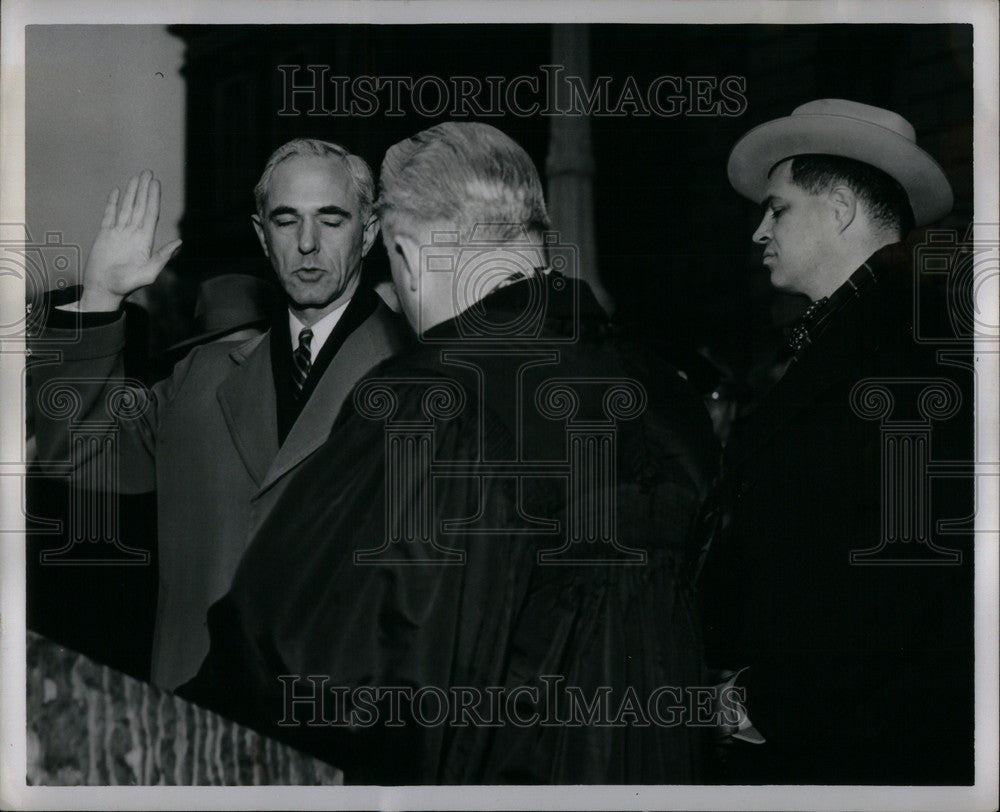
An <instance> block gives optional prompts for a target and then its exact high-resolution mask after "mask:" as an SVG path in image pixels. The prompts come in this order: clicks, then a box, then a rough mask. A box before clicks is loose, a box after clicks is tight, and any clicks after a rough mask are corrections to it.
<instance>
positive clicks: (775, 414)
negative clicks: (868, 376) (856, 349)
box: [729, 331, 859, 468]
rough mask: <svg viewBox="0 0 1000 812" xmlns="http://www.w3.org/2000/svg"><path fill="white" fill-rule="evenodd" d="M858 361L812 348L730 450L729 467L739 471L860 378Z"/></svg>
mask: <svg viewBox="0 0 1000 812" xmlns="http://www.w3.org/2000/svg"><path fill="white" fill-rule="evenodd" d="M838 332H839V331H838ZM827 337H828V338H833V336H829V335H828V336H827ZM824 343H826V342H824ZM857 360H858V359H857V358H855V357H854V355H853V353H850V352H842V351H841V352H832V353H831V352H828V350H827V349H826V348H819V347H812V348H811V351H810V354H809V356H808V357H807V358H805V359H803V361H801V362H799V363H796V364H792V366H790V367H789V368H788V371H787V372H786V373H785V375H784V377H783V378H782V379H781V380H780V381H778V382H777V383H776V384H775V385H774V388H773V389H771V391H770V392H769V393H768V395H767V396H766V397H765V398H764V400H763V402H762V403H761V404H760V406H759V407H758V409H757V411H755V412H754V414H753V415H752V416H751V417H750V418H749V419H748V420H747V423H746V425H745V427H744V429H745V430H744V431H742V432H740V433H739V437H738V439H737V440H736V442H734V443H733V446H734V447H733V448H731V449H730V450H729V456H730V462H729V465H730V467H732V468H738V467H740V466H741V465H742V464H743V463H744V462H745V461H746V460H747V459H748V458H750V457H752V456H754V454H756V453H757V452H758V451H759V450H760V449H761V448H763V447H764V446H765V445H767V444H768V443H769V442H770V441H771V440H772V438H773V437H774V436H775V435H776V434H777V433H778V432H780V431H781V430H782V429H783V428H784V427H785V426H787V425H788V424H789V423H790V422H791V421H792V420H794V419H795V418H796V417H797V416H798V415H799V414H800V413H801V412H802V411H803V410H805V409H808V408H809V407H810V406H812V405H813V404H814V403H815V402H816V400H817V399H818V398H819V397H820V396H821V395H822V394H823V393H824V392H826V391H827V390H829V389H830V388H831V387H833V386H836V385H837V384H839V383H841V382H842V381H844V379H845V378H849V377H850V376H851V375H852V374H854V375H857V374H858V369H859V366H858V363H857Z"/></svg>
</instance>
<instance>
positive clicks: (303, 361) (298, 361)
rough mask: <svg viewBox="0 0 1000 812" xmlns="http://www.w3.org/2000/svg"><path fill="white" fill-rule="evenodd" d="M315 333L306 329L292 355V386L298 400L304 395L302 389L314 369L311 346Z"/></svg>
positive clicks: (300, 334) (300, 335)
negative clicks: (310, 371)
mask: <svg viewBox="0 0 1000 812" xmlns="http://www.w3.org/2000/svg"><path fill="white" fill-rule="evenodd" d="M312 337H313V331H312V330H310V329H309V328H308V327H306V328H305V329H304V330H302V332H300V333H299V346H298V347H296V349H295V352H293V353H292V384H293V385H294V387H295V398H296V400H297V399H298V398H299V397H300V396H301V395H302V387H303V386H304V385H305V382H306V378H308V377H309V370H310V369H311V368H312V355H311V353H310V352H309V344H310V343H312Z"/></svg>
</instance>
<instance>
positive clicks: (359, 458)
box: [185, 123, 717, 784]
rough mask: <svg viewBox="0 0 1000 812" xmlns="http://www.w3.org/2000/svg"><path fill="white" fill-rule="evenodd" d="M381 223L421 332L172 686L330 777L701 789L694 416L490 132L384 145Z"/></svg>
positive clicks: (278, 524) (703, 463)
mask: <svg viewBox="0 0 1000 812" xmlns="http://www.w3.org/2000/svg"><path fill="white" fill-rule="evenodd" d="M378 208H379V216H380V220H381V223H382V233H383V238H384V243H385V246H386V249H387V251H388V254H389V259H390V265H391V268H392V275H393V281H394V284H395V288H396V290H397V292H398V295H399V298H400V304H401V306H402V309H403V312H404V313H405V314H406V316H407V319H408V321H409V322H410V324H411V325H412V326H413V328H414V330H415V332H416V333H417V334H418V336H419V337H420V339H421V340H420V342H419V345H418V347H417V348H416V349H415V350H414V351H413V352H410V353H407V354H405V355H403V356H400V357H399V358H398V359H395V360H393V361H390V362H387V363H385V364H383V365H381V366H380V367H379V368H377V369H376V370H375V371H373V372H372V373H371V374H370V375H369V376H368V377H367V378H366V379H365V380H364V381H362V382H361V383H359V384H358V386H357V387H356V388H355V390H354V394H353V398H351V399H349V400H348V403H347V404H346V406H345V408H344V409H343V411H342V412H341V414H340V415H339V416H338V419H337V422H336V424H335V426H334V428H333V430H332V432H331V435H330V437H329V439H328V441H327V442H326V443H325V444H324V445H323V447H321V448H320V449H319V450H317V452H316V453H315V455H314V456H313V457H312V458H311V459H310V460H309V461H308V462H307V463H306V466H305V467H304V468H303V469H302V471H301V473H300V474H299V475H297V477H296V481H295V483H293V486H292V487H291V488H289V489H288V491H287V492H286V493H285V494H284V495H283V497H282V503H281V504H280V505H279V506H278V508H277V510H276V511H275V512H274V513H273V515H272V517H271V519H270V520H269V521H268V522H267V523H266V524H265V525H264V526H263V527H262V528H261V531H260V532H259V534H258V535H257V537H256V538H255V540H254V541H253V542H252V544H251V546H250V548H249V549H248V551H247V554H246V556H245V558H244V560H243V562H242V564H241V566H240V569H239V572H238V574H237V575H236V577H235V579H234V582H233V585H232V588H231V590H230V592H229V594H228V595H227V596H226V597H225V598H224V599H223V600H222V601H220V602H219V603H217V604H216V605H215V606H214V607H213V609H212V611H211V612H210V615H209V625H210V631H211V637H212V646H211V651H210V654H209V656H208V658H207V659H206V661H205V663H204V664H203V667H202V669H201V671H200V672H199V675H198V677H197V678H196V679H195V680H194V681H193V682H192V683H190V684H189V685H188V686H187V687H186V689H185V693H187V695H188V696H190V697H192V698H194V699H196V700H197V701H200V702H203V703H204V704H208V705H210V706H212V707H215V708H217V709H218V710H220V711H221V712H223V713H225V714H227V715H229V716H231V717H233V718H236V719H239V720H241V721H244V722H246V723H249V724H251V725H254V726H256V727H258V728H259V729H261V730H263V731H265V732H267V733H270V734H271V735H276V736H280V737H283V738H285V739H287V740H288V741H290V742H292V743H293V744H295V745H296V746H298V747H300V748H302V749H306V750H309V751H311V752H314V753H316V754H318V755H320V756H322V757H324V758H327V759H329V760H330V761H332V762H333V763H335V764H337V765H338V766H340V767H342V768H343V769H344V772H345V776H346V780H347V781H348V782H349V783H486V784H489V783H684V782H692V781H695V780H697V778H698V777H699V772H698V770H699V765H700V761H701V751H702V746H703V742H702V738H701V735H702V732H703V730H704V729H705V724H706V722H707V720H706V719H705V718H704V717H705V708H706V705H707V704H710V703H706V701H705V699H704V697H703V696H702V695H700V694H698V691H697V689H698V688H699V686H703V685H704V681H703V675H702V670H701V657H700V636H699V630H698V626H697V623H696V620H695V617H694V615H693V612H692V596H691V594H690V589H689V581H688V570H687V567H686V563H687V562H686V554H687V553H688V552H689V550H690V549H692V547H696V546H697V545H698V541H699V538H700V534H701V533H702V530H701V527H702V513H701V512H702V507H703V501H704V499H705V495H706V493H707V491H708V488H709V485H710V483H711V479H712V477H713V474H714V466H715V462H716V456H717V451H716V444H715V441H714V438H713V436H712V432H711V424H710V421H709V419H708V416H707V414H706V412H705V411H704V408H703V406H702V405H701V403H700V401H699V399H698V398H697V396H696V395H695V394H694V393H693V392H692V391H691V390H690V389H689V388H688V386H687V384H686V383H685V382H684V381H683V380H682V379H681V378H680V377H679V376H678V374H677V373H676V372H675V371H674V370H673V369H671V368H670V367H668V366H666V365H665V364H662V363H660V362H659V361H658V360H657V359H656V358H654V357H652V356H650V355H649V354H648V353H646V352H645V351H643V350H642V349H641V348H639V347H636V346H630V345H628V344H626V343H624V342H623V341H620V340H618V339H617V338H616V337H615V334H614V330H613V328H612V325H611V323H610V322H609V320H608V318H607V315H606V314H605V313H604V311H603V310H602V309H601V308H600V306H599V305H598V303H597V301H596V300H595V298H594V296H593V294H592V293H591V292H590V290H589V288H588V287H587V286H586V285H585V284H583V283H581V282H579V281H577V280H576V279H574V278H573V276H572V275H571V274H572V267H571V265H572V261H573V252H572V247H569V246H560V245H559V244H558V243H557V242H554V241H553V240H552V239H551V238H550V237H549V238H547V237H546V231H547V229H548V218H547V215H546V211H545V204H544V200H543V196H542V191H541V184H540V181H539V179H538V175H537V171H536V170H535V168H534V166H533V164H532V163H531V161H530V159H529V158H528V156H527V154H526V153H525V152H524V150H523V149H521V148H520V147H519V146H518V145H517V144H515V143H514V142H513V141H511V140H510V139H509V138H508V137H507V136H505V135H503V134H502V133H500V132H499V131H498V130H496V129H495V128H493V127H489V126H487V125H483V124H471V123H463V124H443V125H439V126H437V127H434V128H432V129H430V130H427V131H425V132H422V133H420V134H418V135H416V136H414V137H413V138H410V139H407V140H406V141H403V142H401V143H399V144H397V145H396V146H394V147H393V148H392V149H390V150H389V152H388V153H387V155H386V158H385V161H384V163H383V165H382V175H381V188H380V198H379V206H378ZM560 266H562V267H563V269H564V270H566V271H567V274H566V275H564V274H563V273H560V272H558V270H555V269H557V268H559V267H560ZM348 720H350V721H353V722H354V724H353V725H347V724H345V721H348Z"/></svg>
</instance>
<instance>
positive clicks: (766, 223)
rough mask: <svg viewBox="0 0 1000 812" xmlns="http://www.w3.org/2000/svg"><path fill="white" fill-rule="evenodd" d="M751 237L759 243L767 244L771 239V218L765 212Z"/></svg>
mask: <svg viewBox="0 0 1000 812" xmlns="http://www.w3.org/2000/svg"><path fill="white" fill-rule="evenodd" d="M751 239H752V240H753V241H754V242H755V243H757V244H759V245H767V244H768V243H769V242H770V241H771V218H770V217H769V216H768V215H767V214H765V215H764V216H763V217H762V218H761V219H760V225H759V226H757V230H756V231H755V232H754V233H753V237H751Z"/></svg>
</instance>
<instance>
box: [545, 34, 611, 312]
mask: <svg viewBox="0 0 1000 812" xmlns="http://www.w3.org/2000/svg"><path fill="white" fill-rule="evenodd" d="M552 64H553V65H556V66H558V67H560V68H563V69H564V70H563V71H562V72H561V73H560V74H559V75H558V76H559V78H558V81H557V85H558V92H559V100H560V105H561V104H563V99H565V98H566V95H567V90H566V82H565V77H566V76H579V77H580V79H581V80H582V81H583V83H584V86H585V87H589V86H590V29H589V27H588V26H586V25H571V24H566V25H553V26H552ZM549 121H550V123H551V124H550V131H549V154H548V158H547V159H546V161H545V174H546V177H547V180H548V196H547V198H548V208H549V216H550V218H551V220H552V227H553V228H554V229H555V230H556V231H558V232H559V235H560V241H561V242H562V243H566V244H571V245H574V246H576V248H577V252H578V253H577V256H578V258H579V263H578V268H577V270H576V273H577V275H578V276H579V278H580V279H582V280H583V281H584V282H586V283H587V284H588V285H590V288H591V290H592V291H593V292H594V295H595V296H596V297H597V301H598V302H600V304H601V306H602V307H603V308H604V309H605V310H606V311H608V313H611V312H612V310H613V309H614V303H613V302H612V300H611V296H610V294H609V293H608V292H607V291H606V290H605V289H604V286H603V285H602V284H601V278H600V275H599V274H598V269H597V248H596V244H595V241H594V192H593V187H592V183H593V175H594V156H593V150H592V148H591V143H590V118H589V117H588V116H585V115H555V116H553V117H552V118H551V119H549Z"/></svg>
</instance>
